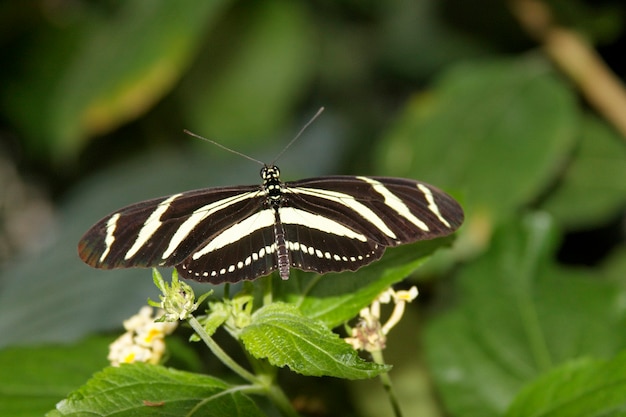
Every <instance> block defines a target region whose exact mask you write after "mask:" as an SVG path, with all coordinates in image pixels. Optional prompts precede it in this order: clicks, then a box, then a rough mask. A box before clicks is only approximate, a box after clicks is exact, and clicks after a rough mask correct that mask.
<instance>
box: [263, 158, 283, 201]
mask: <svg viewBox="0 0 626 417" xmlns="http://www.w3.org/2000/svg"><path fill="white" fill-rule="evenodd" d="M261 178H263V189H264V190H265V192H266V193H267V199H268V202H269V204H270V205H271V206H272V207H273V208H275V209H277V208H278V207H280V205H281V203H282V200H283V183H282V181H281V180H280V170H279V169H278V167H277V166H276V165H266V166H264V167H263V169H261Z"/></svg>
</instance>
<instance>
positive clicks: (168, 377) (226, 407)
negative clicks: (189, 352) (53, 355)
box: [48, 364, 263, 417]
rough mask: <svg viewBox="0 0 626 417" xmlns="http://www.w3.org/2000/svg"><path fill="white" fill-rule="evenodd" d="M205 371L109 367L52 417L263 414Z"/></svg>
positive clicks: (65, 402) (216, 416) (137, 365)
mask: <svg viewBox="0 0 626 417" xmlns="http://www.w3.org/2000/svg"><path fill="white" fill-rule="evenodd" d="M229 388H231V386H230V385H228V384H227V383H225V382H223V381H220V380H218V379H216V378H212V377H209V376H205V375H199V374H192V373H188V372H181V371H177V370H174V369H168V368H164V367H162V366H156V365H146V364H132V365H122V366H121V367H119V368H113V367H111V368H106V369H105V370H103V371H102V372H99V373H97V374H96V375H94V377H93V378H92V379H91V380H90V381H89V382H88V383H87V384H86V385H85V386H83V387H81V388H80V389H79V390H77V391H75V392H73V393H72V394H70V395H69V396H68V398H67V399H65V400H63V401H62V402H60V403H59V404H58V405H57V408H56V410H55V411H52V412H50V413H49V414H48V416H83V415H101V416H108V415H115V416H119V417H124V416H128V417H130V416H133V417H134V416H154V415H163V416H182V415H190V414H193V415H202V416H215V417H218V416H220V417H221V416H262V415H263V414H262V413H261V412H260V410H259V409H258V408H257V406H256V405H255V404H254V402H253V401H252V400H251V399H250V398H249V397H248V396H246V395H245V394H243V393H241V392H240V391H234V392H230V393H228V392H226V391H227V390H228V389H229Z"/></svg>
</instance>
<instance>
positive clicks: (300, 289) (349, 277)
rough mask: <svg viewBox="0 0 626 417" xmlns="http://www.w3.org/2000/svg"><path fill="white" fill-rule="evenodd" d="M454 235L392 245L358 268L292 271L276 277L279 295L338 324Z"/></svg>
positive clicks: (307, 313)
mask: <svg viewBox="0 0 626 417" xmlns="http://www.w3.org/2000/svg"><path fill="white" fill-rule="evenodd" d="M453 239H454V237H447V238H442V239H435V240H430V241H426V242H417V243H414V244H411V245H403V246H400V247H397V248H389V249H387V251H386V252H385V255H384V256H383V258H382V259H381V260H379V261H377V262H374V263H373V264H371V265H368V266H366V267H363V268H361V269H359V270H358V271H356V272H341V273H330V274H325V275H321V276H320V275H314V274H310V273H303V272H300V271H297V272H296V271H292V272H291V277H290V278H289V280H288V281H282V280H281V279H280V278H278V277H276V278H275V281H274V285H273V288H274V294H275V299H277V300H282V301H285V302H288V303H291V304H294V305H297V306H298V308H299V309H300V311H301V312H302V314H304V315H305V316H307V317H309V318H311V319H315V320H321V321H322V322H324V323H325V324H326V325H327V326H328V327H330V328H333V327H336V326H338V325H340V324H342V323H344V322H346V321H348V320H350V319H352V318H354V317H355V316H356V315H357V314H358V313H359V311H360V310H361V309H362V308H363V307H365V306H367V305H369V304H370V303H371V302H372V301H373V300H374V299H375V298H376V297H377V296H378V295H380V293H382V292H383V291H384V290H385V289H387V288H389V287H390V286H391V285H393V284H395V283H397V282H400V281H402V280H403V279H404V278H406V277H407V276H408V275H409V274H411V273H412V272H413V271H415V270H416V269H417V268H418V267H419V266H420V265H422V264H423V263H424V262H425V260H426V259H427V257H428V256H429V255H430V254H431V253H433V252H434V251H435V250H436V249H438V248H440V247H441V246H443V245H447V244H450V242H452V240H453Z"/></svg>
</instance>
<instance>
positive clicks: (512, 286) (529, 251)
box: [425, 214, 626, 417]
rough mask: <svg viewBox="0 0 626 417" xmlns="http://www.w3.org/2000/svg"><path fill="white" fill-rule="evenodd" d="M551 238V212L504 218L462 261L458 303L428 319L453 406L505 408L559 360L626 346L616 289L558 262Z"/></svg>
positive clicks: (440, 380)
mask: <svg viewBox="0 0 626 417" xmlns="http://www.w3.org/2000/svg"><path fill="white" fill-rule="evenodd" d="M555 238H556V233H555V230H554V229H553V225H552V223H551V222H550V220H549V217H548V216H547V215H546V214H534V215H529V216H525V217H524V218H522V220H521V221H519V222H511V223H510V224H507V225H505V226H503V227H502V228H501V229H500V230H499V231H498V232H497V233H496V235H495V236H494V240H493V242H492V247H491V248H490V250H489V251H488V252H487V253H485V254H484V255H483V256H482V257H481V258H479V259H477V260H476V261H475V262H473V263H471V264H469V265H467V266H466V267H465V268H464V270H463V271H461V273H460V276H459V281H458V285H459V288H458V292H459V294H462V297H463V298H462V302H461V304H460V305H458V306H457V307H456V308H455V309H454V310H452V311H450V312H448V313H447V314H444V315H442V316H439V317H437V318H436V319H434V320H432V321H431V322H430V324H429V325H428V326H427V328H426V338H425V342H426V352H427V357H428V361H429V366H430V368H431V369H432V371H433V375H434V378H435V381H436V384H437V386H438V389H439V392H440V395H441V398H442V400H443V402H444V404H445V405H446V408H447V410H448V411H449V412H450V414H459V415H461V414H462V415H464V416H481V417H488V416H499V415H501V414H502V413H503V412H504V411H505V410H506V409H507V407H508V406H509V404H510V402H511V401H512V400H513V398H514V397H515V395H516V393H517V391H518V390H519V389H520V388H521V387H522V386H524V385H525V384H526V383H528V382H529V381H531V380H532V379H534V378H536V377H537V376H538V375H540V374H541V373H543V372H546V371H548V370H550V369H551V368H552V367H553V366H556V365H557V364H559V363H562V362H565V361H568V360H571V359H573V358H576V357H579V356H586V355H595V356H607V355H612V354H615V352H617V351H619V350H620V349H622V348H623V347H624V346H626V340H625V339H626V337H625V336H626V335H625V334H624V332H622V331H621V329H622V328H623V318H622V317H623V316H622V315H621V313H622V310H623V309H622V305H621V302H620V300H621V298H620V297H621V295H620V291H619V289H618V288H617V286H615V285H612V284H611V283H609V282H606V281H602V280H600V279H598V277H594V276H593V275H592V274H590V273H587V272H585V271H584V270H578V269H569V268H563V267H560V266H557V265H553V264H552V263H551V262H550V257H551V255H552V253H553V251H554V245H555V241H556V239H555ZM598 323H602V325H598Z"/></svg>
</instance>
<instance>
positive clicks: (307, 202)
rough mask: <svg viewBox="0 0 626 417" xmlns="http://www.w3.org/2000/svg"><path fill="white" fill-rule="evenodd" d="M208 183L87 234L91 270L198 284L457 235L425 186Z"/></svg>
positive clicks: (365, 257) (338, 179) (405, 182)
mask: <svg viewBox="0 0 626 417" xmlns="http://www.w3.org/2000/svg"><path fill="white" fill-rule="evenodd" d="M261 177H262V178H263V184H262V185H260V186H254V185H250V186H238V187H220V188H207V189H201V190H196V191H187V192H183V193H179V194H174V195H172V196H169V197H162V198H157V199H154V200H148V201H144V202H141V203H137V204H133V205H130V206H128V207H125V208H122V209H120V210H118V211H116V212H115V213H112V214H110V215H108V216H106V217H105V218H103V219H102V220H100V221H99V222H98V223H96V224H95V225H94V226H93V227H92V228H91V229H89V230H88V231H87V233H85V235H84V236H83V237H82V239H81V240H80V243H79V244H78V253H79V255H80V257H81V259H82V260H83V261H84V262H85V263H87V264H88V265H90V266H92V267H95V268H102V269H112V268H130V267H151V266H175V267H176V269H177V270H178V272H179V274H181V276H183V277H185V278H189V279H194V280H196V281H203V282H210V283H213V284H219V283H222V282H238V281H241V280H252V279H255V278H258V277H260V276H264V275H267V274H269V273H270V272H272V271H274V270H278V271H279V273H280V276H281V278H282V279H287V278H289V269H290V268H298V269H302V270H305V271H315V272H318V273H326V272H331V271H344V270H351V271H355V270H357V269H358V268H360V267H362V266H364V265H367V264H369V263H371V262H373V261H375V260H377V259H379V258H380V257H381V256H382V254H383V252H384V250H385V248H386V247H388V246H397V245H401V244H405V243H410V242H415V241H418V240H427V239H433V238H436V237H441V236H446V235H449V234H451V233H452V232H454V231H455V230H456V229H457V228H458V227H459V226H460V225H461V223H462V222H463V210H462V208H461V206H460V205H459V204H458V203H457V202H456V201H455V200H454V199H453V198H452V197H450V196H449V195H447V194H446V193H444V192H443V191H440V190H438V189H437V188H435V187H433V186H431V185H428V184H425V183H423V182H419V181H414V180H410V179H404V178H385V177H359V176H328V177H318V178H310V179H304V180H300V181H294V182H285V183H283V182H281V180H280V171H279V169H278V167H276V166H275V165H265V166H264V167H263V169H262V170H261Z"/></svg>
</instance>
